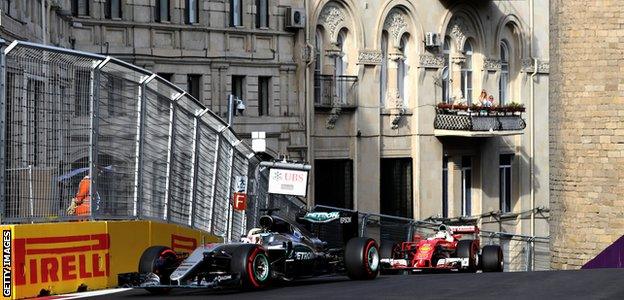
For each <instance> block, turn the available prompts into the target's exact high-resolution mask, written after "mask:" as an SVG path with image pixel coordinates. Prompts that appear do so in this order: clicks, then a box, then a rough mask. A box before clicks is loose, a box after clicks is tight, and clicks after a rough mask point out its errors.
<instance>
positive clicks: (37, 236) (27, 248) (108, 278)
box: [0, 221, 219, 299]
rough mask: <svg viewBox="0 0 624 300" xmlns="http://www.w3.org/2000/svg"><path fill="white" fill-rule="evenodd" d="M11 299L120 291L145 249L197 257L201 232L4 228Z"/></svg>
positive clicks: (131, 227)
mask: <svg viewBox="0 0 624 300" xmlns="http://www.w3.org/2000/svg"><path fill="white" fill-rule="evenodd" d="M0 228H1V230H2V253H3V257H2V267H3V270H2V275H3V276H2V296H3V297H4V298H5V299H18V298H27V297H36V296H39V295H46V294H52V295H53V294H63V293H72V292H76V291H78V290H95V289H102V288H108V287H115V286H117V274H119V273H127V272H136V271H137V266H138V262H139V257H140V256H141V254H142V253H143V250H144V249H146V248H147V247H149V246H153V245H163V246H169V247H172V248H174V250H176V251H181V252H191V251H192V250H193V249H195V247H197V245H198V244H199V243H200V242H201V241H202V240H204V241H205V242H217V241H219V239H218V238H217V237H214V236H209V235H206V234H205V233H202V232H200V231H197V230H193V229H190V228H186V227H181V226H177V225H172V224H163V223H157V222H150V221H115V222H113V221H110V222H107V221H93V222H92V221H84V222H68V223H47V224H20V225H2V226H1V227H0Z"/></svg>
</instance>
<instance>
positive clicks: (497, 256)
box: [380, 225, 503, 273]
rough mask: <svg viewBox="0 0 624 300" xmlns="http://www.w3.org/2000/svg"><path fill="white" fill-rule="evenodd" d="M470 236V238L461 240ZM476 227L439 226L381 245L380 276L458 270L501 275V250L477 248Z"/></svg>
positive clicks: (477, 229) (496, 248) (491, 247)
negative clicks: (423, 234)
mask: <svg viewBox="0 0 624 300" xmlns="http://www.w3.org/2000/svg"><path fill="white" fill-rule="evenodd" d="M465 234H470V235H471V237H470V238H466V239H462V238H463V235H465ZM478 234H479V228H478V227H477V226H446V225H440V226H439V228H438V230H437V232H436V233H435V234H434V235H433V236H431V237H429V238H422V237H421V236H419V235H415V236H414V237H413V239H412V241H409V242H402V243H398V244H393V243H384V242H382V244H381V249H380V255H381V262H380V264H381V268H382V272H384V273H396V272H397V271H400V270H405V271H425V270H458V271H465V272H476V271H477V270H483V271H484V272H502V271H503V251H502V249H501V247H500V246H498V245H487V246H485V247H483V248H482V249H481V247H480V245H479V239H478V236H477V235H478Z"/></svg>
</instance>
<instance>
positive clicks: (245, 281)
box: [230, 244, 271, 289]
mask: <svg viewBox="0 0 624 300" xmlns="http://www.w3.org/2000/svg"><path fill="white" fill-rule="evenodd" d="M230 270H231V271H232V273H238V274H240V279H241V286H242V288H243V289H260V288H264V287H266V286H267V285H268V283H269V281H270V279H271V263H270V261H269V257H268V256H267V254H266V252H265V251H264V250H263V249H262V247H260V246H258V245H256V244H243V245H240V246H238V247H236V249H234V251H233V252H232V259H231V261H230Z"/></svg>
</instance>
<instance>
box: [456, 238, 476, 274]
mask: <svg viewBox="0 0 624 300" xmlns="http://www.w3.org/2000/svg"><path fill="white" fill-rule="evenodd" d="M457 257H459V258H467V259H468V267H467V268H466V269H465V270H464V271H466V272H476V271H477V266H478V265H479V246H478V245H477V243H476V241H474V240H460V241H459V242H457Z"/></svg>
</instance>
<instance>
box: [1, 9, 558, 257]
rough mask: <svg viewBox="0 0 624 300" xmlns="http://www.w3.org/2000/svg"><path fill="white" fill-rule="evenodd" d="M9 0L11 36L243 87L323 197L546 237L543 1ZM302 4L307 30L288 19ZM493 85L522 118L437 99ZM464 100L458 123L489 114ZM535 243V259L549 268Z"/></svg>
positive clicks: (221, 96) (510, 252)
mask: <svg viewBox="0 0 624 300" xmlns="http://www.w3.org/2000/svg"><path fill="white" fill-rule="evenodd" d="M41 1H43V3H44V5H43V8H41V7H42V2H41ZM26 2H28V4H26ZM1 3H2V5H3V6H2V11H3V14H2V16H1V17H2V23H1V24H2V26H0V30H1V31H0V32H1V36H2V37H3V38H5V39H8V40H11V39H17V38H19V39H28V40H31V41H36V42H45V43H48V44H53V45H58V46H63V47H71V48H75V49H79V50H85V51H91V52H96V53H103V54H108V55H113V56H115V57H118V58H121V59H124V60H127V61H129V62H132V63H134V64H136V65H140V66H144V67H145V68H147V69H149V70H152V71H154V72H157V73H159V74H160V75H161V76H162V77H164V78H165V79H169V80H170V81H172V82H174V83H176V84H177V85H179V86H180V87H183V88H185V89H187V91H188V92H189V93H190V94H192V95H194V96H195V97H196V98H197V99H199V100H200V101H202V102H203V103H204V104H205V105H206V106H207V107H209V108H210V109H212V110H213V111H215V112H216V113H218V114H219V115H221V116H225V114H226V99H227V96H228V95H229V94H235V95H237V96H238V97H240V98H243V99H244V100H245V101H246V105H247V109H246V110H245V112H244V113H243V115H239V116H237V117H235V118H234V124H235V125H234V128H235V130H236V131H237V132H238V133H240V134H241V136H242V137H244V138H249V137H250V133H251V132H252V131H265V132H266V133H267V153H268V156H271V157H277V156H278V154H286V155H288V156H289V157H290V158H291V159H296V160H306V161H309V162H310V163H311V164H312V165H313V169H312V170H313V171H312V172H313V174H312V176H311V181H310V183H311V187H310V193H309V195H310V197H308V198H309V200H308V201H309V204H310V205H314V204H325V205H331V206H338V207H345V208H353V209H357V210H359V211H362V212H370V213H383V214H389V215H400V216H405V217H412V218H416V219H426V218H430V217H434V218H454V219H458V218H463V219H466V220H468V221H471V222H476V223H478V224H479V225H481V226H482V229H484V230H489V231H497V232H498V231H502V232H508V233H512V234H521V235H531V236H548V235H549V227H548V223H547V220H546V217H547V213H545V212H544V210H541V209H536V208H538V207H542V208H544V207H548V198H549V188H548V186H549V181H548V178H549V171H548V133H547V131H546V128H548V123H547V120H548V72H549V68H548V62H549V55H548V46H547V45H548V39H549V36H548V30H547V29H548V26H549V23H548V9H547V8H548V2H547V1H546V0H521V1H486V0H484V1H450V0H422V1H413V0H382V1H371V0H364V1H356V0H40V1H9V0H2V2H1ZM37 8H40V9H42V10H39V17H37V16H36V15H37V14H38V13H37ZM290 8H292V9H290ZM297 10H299V11H300V12H302V13H303V20H304V24H305V28H304V29H298V28H296V26H294V27H293V26H287V25H288V23H289V21H293V20H294V17H295V15H294V13H296V11H297ZM41 11H45V13H44V14H41V13H40V12H41ZM299 21H301V19H299ZM481 90H486V91H487V93H488V94H491V95H493V96H494V98H495V100H494V103H495V104H505V105H508V104H510V103H512V102H513V103H520V104H523V105H524V107H525V108H526V112H524V113H523V114H522V116H521V117H518V116H517V115H516V116H509V118H507V119H509V120H511V123H514V122H515V123H514V124H511V126H512V127H513V128H512V129H514V130H511V129H509V128H506V129H505V128H503V126H507V125H502V124H503V123H509V122H507V121H504V120H507V119H505V118H503V117H502V115H505V114H508V113H505V112H501V113H500V115H501V117H499V116H498V115H496V116H491V114H490V115H489V116H488V117H484V118H482V119H480V120H486V123H487V122H490V123H487V124H486V125H487V126H493V127H490V128H491V129H492V130H485V131H474V130H468V129H467V128H466V127H462V128H455V127H452V126H451V127H452V128H451V127H448V128H447V127H444V126H443V125H440V124H438V121H439V120H440V119H441V118H446V117H440V116H439V115H441V114H443V113H442V111H443V110H440V109H436V107H437V106H438V104H440V103H447V104H449V105H450V104H453V103H454V104H465V105H469V104H471V103H474V104H476V103H477V101H478V97H479V94H480V91H481ZM451 111H453V112H451V113H450V115H451V117H448V118H450V119H453V120H460V123H461V122H465V121H466V120H469V121H470V120H472V121H470V122H477V121H476V120H477V119H475V117H477V116H478V114H481V113H482V112H480V111H479V110H476V111H472V112H470V113H469V112H467V111H463V110H462V111H460V112H457V111H455V106H454V105H453V107H452V109H451ZM471 114H472V115H471ZM520 119H522V120H520ZM502 120H503V121H504V122H502ZM470 122H469V123H466V124H468V125H470V126H472V125H474V124H472V123H470ZM492 122H493V123H492ZM442 123H444V122H442ZM451 123H452V122H451ZM435 124H438V125H435ZM453 124H454V123H453ZM461 124H464V123H461ZM466 124H464V125H462V126H467V125H466ZM447 125H448V124H447ZM451 125H452V124H451ZM455 125H456V124H455ZM508 125H509V124H508ZM520 125H522V126H520ZM524 125H526V128H525V127H524ZM514 126H515V127H514ZM518 126H520V127H518ZM494 127H495V128H494ZM501 199H502V200H501ZM502 242H503V244H504V245H503V246H504V249H505V251H506V252H507V257H508V261H507V263H508V265H509V266H510V268H511V269H520V268H522V266H524V265H526V264H527V261H526V260H525V257H526V251H527V244H525V243H523V242H518V241H511V240H504V241H502ZM535 247H536V251H535V253H534V254H533V257H531V258H530V260H531V264H534V265H535V267H536V268H537V269H540V268H541V269H544V268H548V265H549V262H548V261H547V260H548V259H547V257H548V255H549V254H548V249H547V248H548V247H547V245H543V244H536V245H535Z"/></svg>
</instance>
